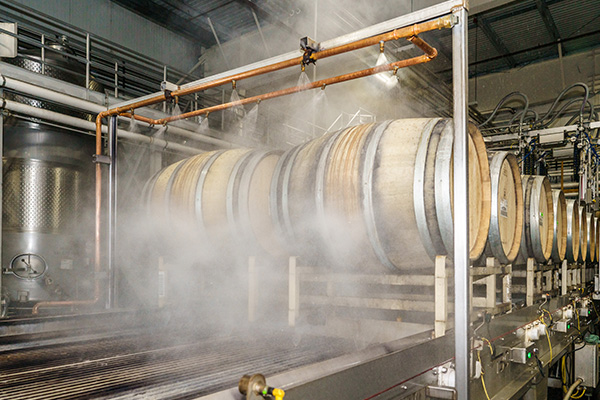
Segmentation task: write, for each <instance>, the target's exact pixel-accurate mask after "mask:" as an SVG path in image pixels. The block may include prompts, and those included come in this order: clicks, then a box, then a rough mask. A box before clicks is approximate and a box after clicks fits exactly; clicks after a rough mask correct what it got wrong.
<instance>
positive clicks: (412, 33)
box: [44, 15, 455, 307]
mask: <svg viewBox="0 0 600 400" xmlns="http://www.w3.org/2000/svg"><path fill="white" fill-rule="evenodd" d="M454 21H455V18H454V17H453V16H451V15H447V16H444V17H441V18H437V19H435V20H432V21H429V22H424V23H421V24H416V25H412V26H410V27H405V28H400V29H395V30H393V31H391V32H388V33H384V34H381V35H376V36H372V37H370V38H366V39H361V40H357V41H355V42H351V43H348V44H344V45H340V46H337V47H333V48H330V49H323V50H320V51H318V52H314V53H311V54H310V55H309V57H310V59H311V61H313V62H314V61H316V60H318V59H322V58H326V57H331V56H333V55H337V54H342V53H346V52H349V51H352V50H357V49H361V48H365V47H368V46H371V45H375V44H376V45H379V43H380V42H381V41H383V42H386V41H390V40H397V39H400V38H407V39H408V40H410V41H411V42H412V43H413V44H415V45H416V46H418V47H419V48H420V49H421V50H423V51H424V52H425V54H424V55H422V56H418V57H414V58H410V59H408V60H402V61H398V62H394V63H391V64H387V65H381V66H377V67H374V68H369V69H365V70H362V71H357V72H352V73H348V74H345V75H340V76H337V77H333V78H328V79H323V80H320V81H317V82H313V83H311V84H309V85H304V86H295V87H292V88H288V89H283V90H279V91H275V92H271V93H267V94H263V95H260V96H254V97H250V98H247V99H244V100H242V101H241V102H237V103H236V104H248V103H252V102H259V101H262V100H266V99H272V98H276V97H280V96H285V95H288V94H292V93H297V92H300V91H304V90H309V89H313V88H316V87H325V86H326V85H329V84H334V83H339V82H345V81H349V80H353V79H358V78H362V77H365V76H370V75H373V74H378V73H381V72H386V71H392V70H394V71H396V70H397V69H399V68H403V67H408V66H411V65H416V64H421V63H426V62H429V61H431V60H432V59H433V58H435V57H436V56H437V50H436V49H435V48H433V47H431V46H430V45H429V44H427V43H425V42H424V41H423V40H422V39H420V38H418V37H417V36H416V35H417V34H419V33H421V32H426V31H431V30H434V29H442V28H452V27H453V25H454ZM303 62H305V57H304V56H300V57H297V58H294V59H291V60H288V61H282V62H279V63H275V64H271V65H267V66H264V67H260V68H256V69H253V70H250V71H246V72H242V73H239V74H234V75H231V76H228V77H224V78H220V79H215V80H213V81H209V82H206V83H204V84H201V85H198V86H194V87H190V88H186V89H179V90H175V91H172V92H169V91H165V92H164V93H162V94H161V95H159V96H156V97H152V98H149V99H145V100H142V101H138V102H134V103H132V104H129V105H126V106H123V107H116V108H113V109H110V110H107V111H103V112H101V113H99V114H98V116H97V117H96V157H97V158H98V159H99V158H100V156H101V155H102V119H103V118H105V117H110V116H118V115H125V116H128V117H133V118H135V119H137V120H140V121H143V122H146V123H149V124H152V125H162V124H166V123H168V122H172V121H176V120H180V119H184V118H189V117H192V116H197V115H201V114H206V113H208V112H210V111H216V110H222V109H226V108H230V107H232V106H233V105H234V104H232V103H227V104H222V105H218V106H214V107H209V108H206V109H203V110H196V111H193V112H190V113H187V114H181V115H179V116H173V117H169V118H163V119H160V120H153V119H150V118H147V117H143V116H139V115H135V114H134V110H136V109H138V108H142V107H147V106H150V105H154V104H157V103H160V102H163V101H165V100H170V99H172V98H177V97H179V96H184V95H189V94H193V93H197V92H199V91H202V90H206V89H210V88H213V87H217V86H221V85H223V84H227V83H232V82H233V81H239V80H241V79H246V78H250V77H253V76H258V75H262V74H266V73H269V72H274V71H278V70H281V69H284V68H288V67H291V66H294V65H302V64H303ZM95 199H96V213H95V257H94V268H95V270H96V271H101V270H102V268H101V257H100V243H101V234H100V225H101V219H102V218H101V208H102V207H101V204H102V168H101V165H100V163H99V162H97V163H96V193H95ZM96 302H97V299H95V301H94V303H93V304H95V303H96ZM63 304H64V303H63ZM86 304H87V303H86ZM54 305H56V304H51V303H46V304H44V306H48V307H50V306H54Z"/></svg>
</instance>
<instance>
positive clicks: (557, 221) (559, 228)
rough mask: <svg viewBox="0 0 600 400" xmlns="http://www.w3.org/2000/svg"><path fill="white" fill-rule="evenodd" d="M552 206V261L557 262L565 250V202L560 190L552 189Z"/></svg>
mask: <svg viewBox="0 0 600 400" xmlns="http://www.w3.org/2000/svg"><path fill="white" fill-rule="evenodd" d="M552 204H553V207H554V224H553V225H554V240H553V242H552V261H554V262H556V263H559V262H561V261H562V260H564V259H565V255H566V252H567V202H566V199H565V195H564V193H563V191H562V190H560V189H554V190H552Z"/></svg>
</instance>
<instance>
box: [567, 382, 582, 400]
mask: <svg viewBox="0 0 600 400" xmlns="http://www.w3.org/2000/svg"><path fill="white" fill-rule="evenodd" d="M582 383H583V379H581V378H577V380H576V381H575V382H573V384H572V385H571V387H569V390H567V394H565V397H563V400H570V399H571V396H572V395H573V392H574V391H575V389H577V386H579V385H581V384H582Z"/></svg>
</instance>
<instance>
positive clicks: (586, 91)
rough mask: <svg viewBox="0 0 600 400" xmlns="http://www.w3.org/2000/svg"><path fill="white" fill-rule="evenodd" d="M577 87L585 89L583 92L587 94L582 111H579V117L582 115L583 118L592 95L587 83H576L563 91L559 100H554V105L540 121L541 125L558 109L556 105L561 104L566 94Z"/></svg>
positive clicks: (584, 97) (582, 104)
mask: <svg viewBox="0 0 600 400" xmlns="http://www.w3.org/2000/svg"><path fill="white" fill-rule="evenodd" d="M577 86H579V87H581V88H583V90H584V92H585V94H584V95H583V101H582V102H581V107H580V109H579V115H580V116H581V117H583V110H584V107H585V104H586V103H587V101H588V98H589V95H590V89H589V88H588V86H587V85H586V84H585V83H583V82H577V83H574V84H572V85H571V86H569V87H567V88H565V89H563V91H562V92H560V94H559V95H558V97H557V98H556V99H555V100H554V103H552V105H551V106H550V108H549V109H548V111H547V112H546V114H544V115H543V116H542V118H541V119H540V123H541V122H542V121H544V120H545V119H546V118H547V117H548V116H549V115H550V114H552V111H554V107H556V105H557V104H558V102H559V101H560V100H561V99H562V97H563V96H564V95H565V94H566V93H567V92H568V91H569V90H571V89H573V88H574V87H577ZM543 125H544V124H543V123H542V126H543Z"/></svg>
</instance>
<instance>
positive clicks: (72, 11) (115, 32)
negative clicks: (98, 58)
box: [16, 0, 201, 71]
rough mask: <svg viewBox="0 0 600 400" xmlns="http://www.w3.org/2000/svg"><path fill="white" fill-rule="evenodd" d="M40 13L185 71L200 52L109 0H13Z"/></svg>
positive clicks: (179, 38) (184, 39)
mask: <svg viewBox="0 0 600 400" xmlns="http://www.w3.org/2000/svg"><path fill="white" fill-rule="evenodd" d="M16 2H18V3H21V4H23V5H24V6H27V7H31V8H33V9H35V10H37V11H39V12H40V13H44V14H47V15H49V16H51V17H54V18H56V19H59V20H61V21H64V22H66V23H68V24H71V25H74V26H76V27H78V28H80V29H83V30H85V31H88V32H90V33H93V34H96V35H99V36H102V37H104V38H106V39H108V40H110V41H113V42H116V43H119V44H121V45H123V46H125V47H128V48H130V49H132V50H134V51H136V52H139V53H142V54H145V55H146V56H148V57H151V58H154V59H156V60H159V61H161V62H163V63H165V64H166V65H172V66H173V67H175V68H177V69H180V70H185V71H188V70H189V69H190V68H191V67H192V66H193V65H194V64H195V63H196V62H197V59H198V57H199V56H200V51H201V49H200V47H199V46H197V45H196V44H194V43H193V42H192V41H191V40H189V39H186V38H184V37H182V36H180V35H177V34H176V33H174V32H172V31H170V30H168V29H166V28H163V27H162V26H159V25H157V24H155V23H153V22H150V21H148V20H147V19H144V18H142V17H140V16H139V15H137V14H135V13H133V12H131V11H128V10H126V9H125V8H123V7H121V6H118V5H116V4H115V3H113V2H111V1H109V0H16Z"/></svg>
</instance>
